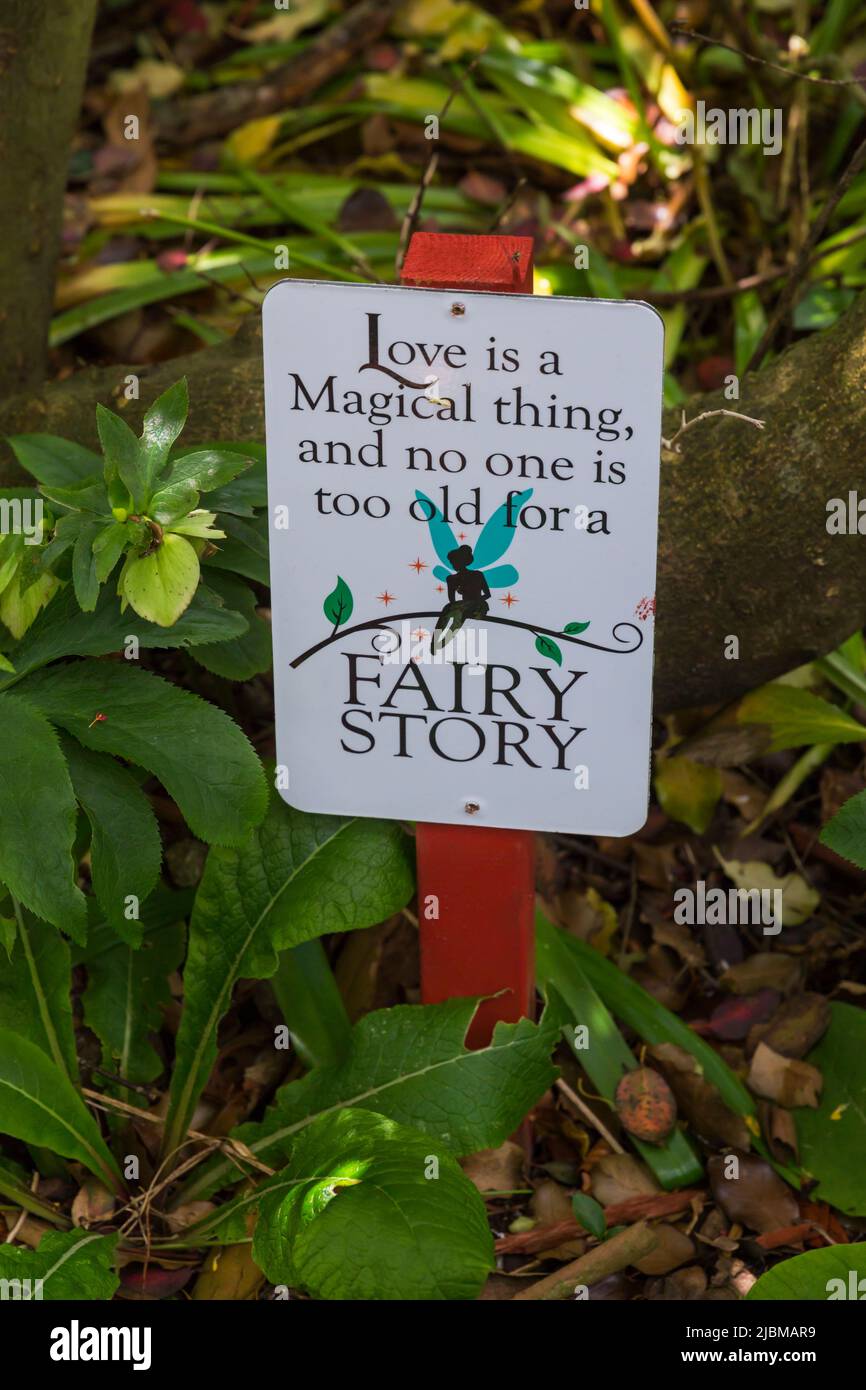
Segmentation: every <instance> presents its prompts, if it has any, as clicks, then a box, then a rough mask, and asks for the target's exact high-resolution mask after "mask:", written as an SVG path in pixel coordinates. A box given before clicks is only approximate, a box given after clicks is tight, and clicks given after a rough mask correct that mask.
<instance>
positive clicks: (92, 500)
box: [40, 478, 111, 518]
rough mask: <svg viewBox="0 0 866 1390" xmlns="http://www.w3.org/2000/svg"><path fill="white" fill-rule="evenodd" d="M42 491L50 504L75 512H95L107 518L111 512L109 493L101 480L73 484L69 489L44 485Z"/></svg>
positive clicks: (94, 479)
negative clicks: (68, 508)
mask: <svg viewBox="0 0 866 1390" xmlns="http://www.w3.org/2000/svg"><path fill="white" fill-rule="evenodd" d="M40 491H41V492H42V494H43V495H44V496H45V497H47V498H48V500H49V501H50V502H59V504H60V506H61V507H71V508H72V509H73V510H74V511H81V512H94V513H96V515H98V516H105V517H106V518H108V516H109V513H110V511H111V506H110V503H109V501H108V493H107V492H106V490H105V484H104V483H103V481H102V479H101V478H90V479H85V480H84V482H81V483H71V484H70V486H69V487H57V486H54V485H52V484H51V483H44V484H43V485H42V487H41V488H40Z"/></svg>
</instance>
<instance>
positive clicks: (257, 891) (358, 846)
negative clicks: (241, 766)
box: [165, 792, 414, 1153]
mask: <svg viewBox="0 0 866 1390" xmlns="http://www.w3.org/2000/svg"><path fill="white" fill-rule="evenodd" d="M413 887H414V884H413V874H412V868H411V864H410V856H409V851H408V846H407V839H406V836H405V835H404V834H403V832H402V831H401V830H400V828H399V826H397V825H395V824H392V823H389V822H387V821H378V820H344V819H341V818H338V817H336V816H316V815H306V814H305V813H304V812H302V811H296V810H293V809H292V808H291V807H289V806H287V805H286V804H285V802H283V801H282V800H281V799H280V798H279V797H278V796H277V795H276V793H275V792H271V796H270V805H269V807H268V812H267V815H266V817H265V819H264V821H263V822H262V824H261V825H260V826H259V827H258V828H256V829H255V830H253V831H251V832H250V833H249V834H248V835H247V836H246V838H245V840H244V841H243V842H242V844H241V845H240V846H239V847H238V848H236V849H223V848H220V849H216V850H212V851H211V853H210V854H209V856H208V861H207V865H206V867H205V872H204V877H203V879H202V881H201V885H200V887H199V890H198V894H197V896H196V903H195V909H194V911H193V915H192V921H191V923H190V936H189V954H188V958H187V963H186V969H185V971H184V986H185V994H186V1007H185V1008H184V1012H183V1019H182V1021H181V1026H180V1031H179V1033H178V1038H177V1060H176V1064H175V1070H174V1075H173V1077H172V1084H171V1100H170V1104H169V1117H168V1121H167V1124H166V1130H165V1152H166V1153H170V1152H172V1151H173V1150H174V1149H175V1148H177V1146H178V1144H180V1142H181V1141H182V1139H183V1137H184V1135H185V1133H186V1131H187V1129H188V1127H189V1124H190V1120H191V1117H192V1111H193V1108H194V1106H195V1102H196V1098H197V1097H198V1095H199V1094H200V1092H201V1089H202V1087H203V1086H204V1083H205V1081H206V1080H207V1077H208V1073H209V1071H210V1069H211V1066H212V1065H213V1061H214V1058H215V1057H216V1029H217V1024H218V1023H219V1020H220V1018H221V1017H222V1015H223V1014H224V1013H225V1011H226V1009H227V1008H228V1005H229V1001H230V998H231V992H232V988H233V986H234V983H235V981H236V980H238V979H240V978H242V977H243V978H250V979H267V978H269V977H270V976H271V975H273V973H274V971H275V970H276V968H277V952H278V951H281V950H285V949H286V948H287V947H289V946H296V945H298V944H299V943H300V942H301V941H309V940H311V939H312V938H313V937H316V936H322V935H323V934H324V933H325V932H332V931H356V930H357V929H358V928H360V927H368V926H371V925H372V923H374V922H381V921H382V920H383V919H384V918H386V917H388V916H390V914H391V913H392V912H396V911H398V910H399V909H400V908H401V907H403V906H404V904H405V903H406V902H407V901H408V900H409V898H410V897H411V895H412V891H413Z"/></svg>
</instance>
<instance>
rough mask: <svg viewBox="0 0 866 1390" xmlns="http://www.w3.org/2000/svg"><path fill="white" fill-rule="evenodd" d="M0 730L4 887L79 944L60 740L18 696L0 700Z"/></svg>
mask: <svg viewBox="0 0 866 1390" xmlns="http://www.w3.org/2000/svg"><path fill="white" fill-rule="evenodd" d="M0 729H2V730H3V737H2V738H0V824H2V827H3V833H2V835H0V880H2V882H3V883H5V884H6V885H7V887H8V888H9V889H10V890H11V891H12V892H13V893H14V895H15V897H16V898H18V899H19V901H20V902H22V903H23V904H24V905H25V907H29V908H30V910H31V912H34V913H35V914H36V916H37V917H42V918H44V919H45V921H46V922H52V923H53V924H54V926H55V927H60V928H61V929H62V930H63V931H65V932H68V933H69V935H70V936H72V937H74V938H75V940H80V939H81V937H82V935H83V933H84V931H85V926H86V920H87V908H86V904H85V900H84V894H83V893H82V892H81V890H80V889H79V888H78V887H77V886H76V884H75V865H74V864H73V860H72V846H73V842H74V838H75V817H76V810H75V797H74V795H73V792H72V783H71V782H70V780H69V773H68V771H67V769H66V763H65V761H64V758H63V754H62V752H61V751H60V744H59V741H58V738H57V734H56V733H55V731H54V730H53V729H52V727H51V725H50V724H49V723H48V721H47V720H46V719H45V717H44V716H43V715H42V714H41V713H40V712H39V710H38V709H37V708H34V707H33V704H32V703H31V702H30V701H28V700H26V699H22V698H20V697H19V695H18V693H17V692H16V693H15V694H11V693H8V692H7V693H6V694H2V695H0Z"/></svg>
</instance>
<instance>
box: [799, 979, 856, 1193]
mask: <svg viewBox="0 0 866 1390" xmlns="http://www.w3.org/2000/svg"><path fill="white" fill-rule="evenodd" d="M830 1013H831V1018H830V1027H829V1028H828V1029H827V1032H826V1033H825V1034H824V1036H823V1038H822V1039H821V1041H820V1042H819V1043H818V1046H817V1047H815V1048H813V1050H812V1051H811V1052H810V1053H809V1057H808V1061H809V1062H810V1063H811V1064H812V1066H813V1067H817V1068H818V1070H819V1071H820V1073H821V1075H822V1076H823V1078H824V1086H823V1090H822V1092H821V1103H820V1105H819V1106H818V1108H817V1110H813V1109H811V1108H810V1107H807V1106H803V1107H801V1108H800V1109H798V1110H796V1111H795V1112H794V1115H795V1118H796V1122H797V1138H798V1140H799V1146H800V1161H801V1162H802V1164H803V1167H804V1168H805V1169H806V1170H807V1171H808V1172H809V1173H811V1174H812V1176H813V1177H816V1178H817V1179H818V1187H817V1189H816V1197H817V1199H818V1200H819V1201H822V1202H830V1203H832V1205H833V1206H834V1207H838V1208H839V1210H840V1211H844V1212H847V1213H848V1215H849V1216H866V1164H864V1155H866V1011H864V1010H863V1009H855V1008H854V1007H853V1006H852V1005H851V1004H839V1003H835V1002H834V1003H832V1004H831V1005H830Z"/></svg>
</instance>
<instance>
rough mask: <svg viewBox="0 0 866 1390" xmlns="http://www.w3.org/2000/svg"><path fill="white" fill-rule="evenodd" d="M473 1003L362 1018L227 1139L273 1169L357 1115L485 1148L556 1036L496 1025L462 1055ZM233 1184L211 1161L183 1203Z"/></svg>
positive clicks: (458, 1145)
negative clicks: (322, 1122) (347, 1040)
mask: <svg viewBox="0 0 866 1390" xmlns="http://www.w3.org/2000/svg"><path fill="white" fill-rule="evenodd" d="M477 1002H478V1001H477V1000H474V999H449V1000H448V1001H447V1002H446V1003H444V1004H427V1005H423V1006H422V1005H418V1004H402V1005H396V1006H394V1007H393V1008H389V1009H381V1010H379V1011H378V1012H376V1013H372V1014H367V1015H366V1017H365V1018H362V1019H361V1020H360V1022H359V1023H357V1024H356V1025H355V1027H354V1028H353V1030H352V1038H351V1046H350V1050H349V1052H348V1054H347V1056H346V1058H345V1059H344V1060H343V1061H341V1062H336V1063H333V1064H331V1065H328V1066H321V1067H316V1068H314V1070H313V1071H311V1072H310V1073H309V1075H308V1076H305V1077H304V1078H303V1079H302V1080H300V1081H293V1082H291V1083H290V1084H289V1085H288V1086H284V1087H283V1088H282V1090H281V1091H280V1092H279V1093H278V1095H277V1099H276V1102H275V1104H274V1105H273V1106H272V1108H271V1109H270V1110H269V1111H268V1113H267V1115H266V1116H265V1118H264V1120H262V1121H261V1122H260V1123H255V1124H246V1125H241V1126H240V1128H239V1129H238V1130H236V1131H235V1136H234V1137H236V1138H238V1139H241V1140H242V1141H243V1142H244V1144H246V1145H247V1146H248V1147H249V1148H250V1149H252V1151H253V1153H255V1154H256V1156H257V1157H258V1158H260V1159H261V1160H262V1161H263V1162H264V1163H267V1164H268V1165H269V1166H270V1167H272V1168H273V1167H275V1166H276V1165H277V1164H279V1163H281V1162H283V1161H284V1160H285V1159H286V1158H287V1157H288V1155H289V1154H290V1153H291V1152H292V1151H293V1145H294V1144H295V1143H296V1142H297V1136H298V1134H300V1133H302V1132H303V1130H304V1129H306V1128H307V1126H308V1125H310V1124H312V1123H313V1122H314V1121H315V1120H316V1118H317V1116H319V1115H323V1114H333V1113H336V1112H339V1111H340V1110H343V1109H345V1108H347V1107H350V1106H362V1107H363V1108H364V1109H366V1110H373V1111H375V1112H376V1113H377V1114H381V1115H387V1116H388V1117H389V1118H390V1119H392V1120H397V1121H398V1122H399V1123H400V1124H404V1125H411V1126H412V1127H413V1128H414V1129H417V1130H422V1131H423V1132H424V1133H425V1134H427V1135H429V1136H430V1138H429V1142H430V1143H433V1144H436V1145H438V1146H439V1148H444V1149H446V1150H447V1151H448V1152H449V1153H454V1154H458V1155H462V1154H470V1153H475V1152H476V1151H477V1150H479V1149H490V1148H495V1147H496V1146H497V1145H499V1144H501V1143H503V1141H504V1140H505V1139H507V1138H508V1136H509V1134H512V1133H513V1132H514V1130H515V1129H516V1128H517V1126H518V1125H519V1124H520V1122H521V1120H522V1119H523V1118H524V1116H525V1115H526V1113H527V1111H528V1110H529V1109H530V1107H531V1106H532V1105H533V1104H534V1102H535V1101H536V1100H538V1098H539V1096H541V1095H543V1093H544V1092H545V1091H546V1090H547V1088H548V1087H549V1086H550V1085H551V1084H552V1082H553V1081H554V1080H555V1079H556V1075H557V1071H556V1068H555V1067H554V1066H553V1065H552V1064H551V1061H550V1054H551V1052H552V1050H553V1048H554V1046H555V1045H556V1042H557V1039H558V1029H557V1028H556V1027H555V1026H554V1025H553V1024H552V1023H551V1022H550V1021H549V1020H548V1019H543V1020H542V1023H541V1024H539V1025H536V1024H534V1023H532V1022H530V1020H529V1019H528V1018H524V1019H521V1020H520V1022H518V1023H497V1025H496V1027H495V1029H494V1033H493V1037H492V1039H491V1041H490V1042H489V1043H488V1044H487V1046H486V1047H483V1048H480V1049H478V1050H477V1051H472V1052H470V1051H468V1050H467V1048H466V1046H465V1038H466V1030H467V1028H468V1027H469V1024H470V1022H471V1020H472V1016H473V1014H474V1013H475V1010H476V1008H477ZM437 1151H438V1150H437ZM699 1172H700V1169H698V1173H699ZM236 1174H237V1169H236V1168H234V1167H233V1166H231V1165H230V1164H229V1163H228V1162H227V1161H226V1160H224V1159H222V1158H218V1159H215V1160H214V1161H213V1163H212V1164H210V1165H207V1167H206V1168H205V1169H203V1170H202V1172H201V1173H200V1174H199V1175H198V1176H196V1177H195V1178H194V1179H193V1181H192V1183H191V1184H190V1186H189V1187H188V1188H187V1190H186V1192H185V1193H184V1196H185V1197H193V1196H195V1197H199V1196H202V1195H203V1193H204V1192H208V1193H209V1192H213V1191H215V1190H216V1189H217V1188H219V1187H221V1186H223V1185H225V1184H226V1183H227V1182H231V1181H232V1180H233V1178H234V1177H235V1176H236Z"/></svg>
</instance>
